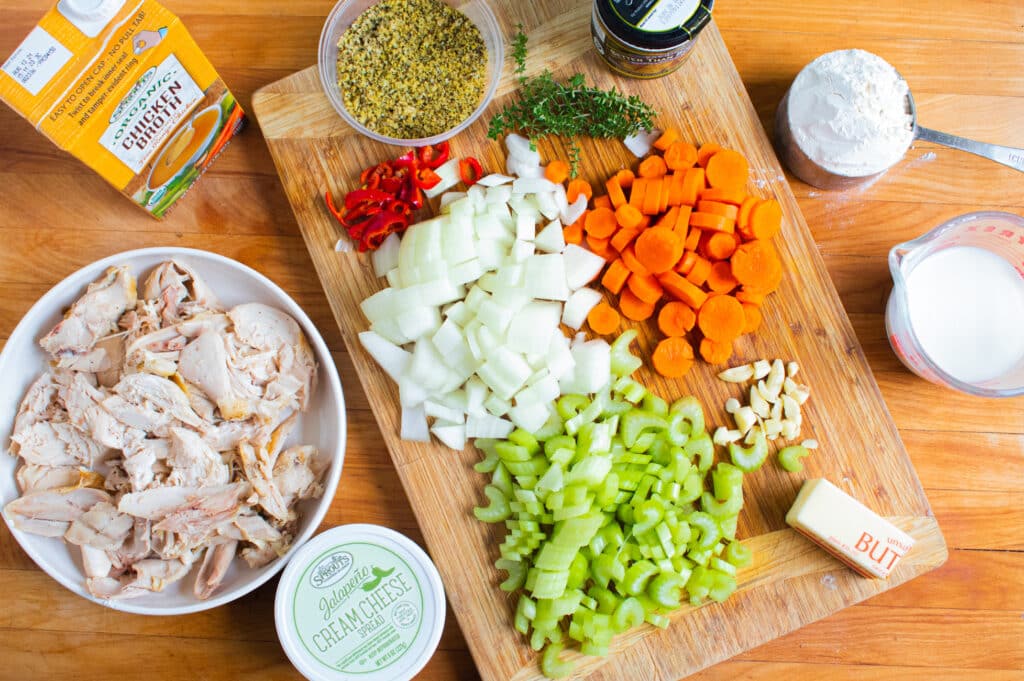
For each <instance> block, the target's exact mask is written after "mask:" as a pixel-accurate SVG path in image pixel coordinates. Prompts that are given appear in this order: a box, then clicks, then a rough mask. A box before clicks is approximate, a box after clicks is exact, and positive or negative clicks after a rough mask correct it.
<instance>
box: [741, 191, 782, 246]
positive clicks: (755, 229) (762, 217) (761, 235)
mask: <svg viewBox="0 0 1024 681" xmlns="http://www.w3.org/2000/svg"><path fill="white" fill-rule="evenodd" d="M781 227H782V206H780V205H779V202H778V201H776V200H775V199H768V200H767V201H761V202H759V203H758V204H757V205H756V206H754V207H753V208H752V209H751V210H750V218H749V229H750V233H751V235H753V237H754V238H755V239H771V238H772V237H773V236H775V235H776V234H778V233H779V229H781Z"/></svg>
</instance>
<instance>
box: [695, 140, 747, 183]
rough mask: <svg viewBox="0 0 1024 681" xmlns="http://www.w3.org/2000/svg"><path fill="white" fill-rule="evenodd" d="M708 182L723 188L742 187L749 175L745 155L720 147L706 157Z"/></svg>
mask: <svg viewBox="0 0 1024 681" xmlns="http://www.w3.org/2000/svg"><path fill="white" fill-rule="evenodd" d="M705 170H706V171H707V178H708V184H709V185H711V186H712V187H720V188H723V189H743V188H744V187H745V186H746V184H747V179H748V178H749V177H750V164H748V163H747V159H746V157H744V156H743V154H741V153H739V152H738V151H733V150H732V149H722V150H721V151H719V152H716V153H715V154H714V155H713V156H712V157H711V158H709V159H708V162H707V165H705Z"/></svg>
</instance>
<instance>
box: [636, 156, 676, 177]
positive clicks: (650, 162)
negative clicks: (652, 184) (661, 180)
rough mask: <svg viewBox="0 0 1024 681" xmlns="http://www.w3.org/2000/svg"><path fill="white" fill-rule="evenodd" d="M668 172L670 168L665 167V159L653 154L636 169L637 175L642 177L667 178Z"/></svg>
mask: <svg viewBox="0 0 1024 681" xmlns="http://www.w3.org/2000/svg"><path fill="white" fill-rule="evenodd" d="M666 172H668V166H666V165H665V159H663V158H662V157H661V156H658V155H657V154H652V155H650V156H648V157H647V158H645V159H644V160H642V161H640V165H639V166H637V169H636V174H637V175H639V176H640V177H650V178H655V177H665V173H666Z"/></svg>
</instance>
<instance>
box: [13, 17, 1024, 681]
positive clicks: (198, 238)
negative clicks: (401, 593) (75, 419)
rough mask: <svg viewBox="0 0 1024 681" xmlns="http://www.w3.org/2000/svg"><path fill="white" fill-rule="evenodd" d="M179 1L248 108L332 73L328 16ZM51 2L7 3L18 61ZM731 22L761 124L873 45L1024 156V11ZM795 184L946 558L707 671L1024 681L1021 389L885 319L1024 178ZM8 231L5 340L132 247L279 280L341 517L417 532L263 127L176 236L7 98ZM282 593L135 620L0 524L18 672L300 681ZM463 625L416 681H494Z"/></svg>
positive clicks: (940, 176)
mask: <svg viewBox="0 0 1024 681" xmlns="http://www.w3.org/2000/svg"><path fill="white" fill-rule="evenodd" d="M581 1H585V0H581ZM167 4H168V6H169V7H170V9H172V10H173V11H175V12H177V13H178V14H179V15H180V16H181V17H182V18H183V19H184V21H185V24H186V26H187V27H188V28H189V30H190V32H191V33H192V34H193V36H194V37H195V38H196V40H197V41H198V42H199V44H200V46H201V47H202V48H203V49H204V50H205V52H206V53H207V55H208V56H209V57H210V59H211V60H212V61H213V63H214V64H215V65H216V67H217V68H218V70H219V71H220V73H221V74H222V76H223V77H224V79H225V80H226V81H227V83H228V86H229V87H230V88H231V89H232V90H233V91H234V93H235V94H236V96H238V98H239V100H240V101H241V102H242V105H243V107H246V108H247V109H249V104H250V101H251V97H252V93H253V92H254V91H255V90H256V89H258V88H259V87H261V86H263V85H265V84H267V83H270V82H273V81H275V80H277V79H279V78H282V77H283V76H286V75H288V74H290V73H292V72H294V71H297V70H299V69H302V68H304V67H306V66H309V65H310V64H313V63H315V61H316V43H317V39H318V36H319V33H320V28H321V25H322V23H323V19H324V17H325V16H326V14H327V12H328V11H329V10H330V8H331V5H332V3H331V2H330V0H291V1H290V2H288V3H271V2H268V1H266V0H249V2H246V3H244V5H243V4H242V3H238V2H232V1H230V0H167ZM46 7H47V2H46V0H0V17H2V20H0V60H3V59H5V58H6V56H7V55H9V54H10V53H11V52H12V51H13V49H14V48H15V47H16V46H17V44H18V43H19V42H20V41H21V40H22V38H23V37H24V36H25V35H26V34H27V33H28V31H29V30H30V29H31V28H32V26H33V25H34V24H35V22H36V20H37V19H38V18H39V16H41V15H42V13H43V12H44V11H45V9H46ZM715 17H716V20H717V22H718V24H719V27H720V29H721V32H722V34H723V36H724V38H725V42H726V44H727V45H728V46H729V48H730V50H731V52H732V56H733V59H734V60H735V62H736V65H737V68H738V69H739V72H740V75H741V76H742V78H743V81H744V83H745V84H746V86H747V88H748V90H749V92H750V95H751V98H752V99H753V101H754V104H755V106H756V107H757V109H758V111H759V112H760V114H761V118H762V121H763V122H765V123H768V122H769V121H770V120H771V116H772V115H773V112H774V109H775V105H776V104H777V103H778V101H779V99H780V98H781V96H782V94H783V92H784V91H785V89H786V87H787V86H788V84H789V82H790V81H791V80H792V78H793V77H794V76H795V75H796V73H797V71H799V69H800V67H801V66H803V65H804V64H805V63H807V62H808V61H810V60H811V59H812V58H814V57H815V56H817V55H819V54H821V53H823V52H826V51H829V50H834V49H842V48H850V47H859V48H863V49H867V50H869V51H872V52H875V53H876V54H879V55H881V56H882V57H884V58H886V59H887V60H888V61H889V62H890V63H892V64H893V65H895V66H896V67H897V68H898V69H899V70H900V71H901V73H902V74H903V75H904V76H905V77H906V78H907V80H908V81H909V82H910V85H911V87H912V88H913V90H914V95H915V99H916V101H917V107H918V114H919V117H920V121H921V122H922V124H924V125H927V126H928V127H932V128H936V129H939V130H943V131H947V132H951V133H955V134H961V135H965V136H968V137H973V138H976V139H980V140H985V141H991V142H997V143H1001V144H1008V145H1013V146H1018V147H1024V125H1022V124H1021V121H1024V72H1022V70H1021V67H1022V65H1024V4H1022V3H1021V2H1020V0H985V1H984V2H981V1H977V2H969V1H965V2H952V1H951V0H903V1H902V2H899V3H878V2H873V1H869V0H846V1H845V2H842V3H839V2H835V1H834V0H806V1H804V2H801V3H791V2H789V1H788V0H720V2H719V3H718V5H717V6H716V8H715ZM711 96H713V93H712V95H711ZM790 180H791V182H792V185H793V189H794V192H795V193H796V195H797V198H798V199H799V200H800V206H801V208H802V210H803V212H804V215H805V216H806V218H807V222H808V224H809V225H810V227H811V229H812V231H813V232H814V236H815V239H816V240H817V243H818V246H819V248H820V249H821V252H822V254H823V255H824V257H825V261H826V264H827V265H828V269H829V272H830V274H831V276H832V278H833V280H834V282H835V284H836V287H837V289H838V290H839V293H840V295H841V297H842V300H843V304H844V305H845V306H846V310H847V312H848V313H849V315H850V318H851V319H852V321H853V325H854V327H855V329H856V330H857V334H858V337H859V339H860V342H861V344H862V345H863V347H864V351H865V353H866V354H867V356H868V359H869V361H870V364H871V368H872V370H873V371H874V374H875V378H876V380H877V381H878V383H879V385H880V386H881V389H882V393H883V395H884V396H885V399H886V401H887V403H888V405H889V410H890V412H891V413H892V416H893V419H894V420H895V422H896V425H897V426H898V427H899V430H900V434H901V435H902V437H903V440H904V442H905V443H906V446H907V449H908V450H909V452H910V456H911V458H912V460H913V462H914V465H915V466H916V468H917V471H918V474H919V476H920V478H921V481H922V483H923V485H924V487H925V489H926V491H927V494H928V498H929V500H930V501H931V504H932V508H933V509H934V512H935V515H936V516H937V518H938V520H939V523H940V525H941V527H942V529H943V532H944V534H945V537H946V541H947V542H948V544H949V548H950V555H949V560H948V562H947V563H946V564H945V565H944V566H943V567H941V568H939V569H938V570H935V571H933V572H931V573H928V574H927V575H925V576H923V577H921V578H919V579H917V580H914V581H912V582H909V583H908V584H906V585H904V586H902V587H900V588H897V589H894V590H892V591H889V592H887V593H885V594H883V595H881V596H878V597H876V598H874V599H872V600H870V601H867V602H865V603H862V604H860V605H857V606H854V607H851V608H848V609H847V610H845V611H843V612H840V613H839V614H837V615H835V616H833V617H830V618H828V619H826V620H823V621H820V622H818V623H816V624H813V625H811V626H808V627H805V628H804V629H801V630H799V631H796V632H794V633H792V634H790V635H788V636H786V637H784V638H782V639H778V640H776V641H774V642H772V643H769V644H767V645H764V646H762V647H760V648H756V649H754V650H751V651H748V652H747V653H744V654H743V655H740V656H739V657H737V658H735V659H733V660H731V661H728V662H724V663H722V664H719V665H717V666H715V667H712V668H710V669H708V670H706V671H704V672H702V673H700V674H698V675H696V676H695V677H693V678H698V679H706V680H711V679H734V678H741V677H742V678H749V679H776V678H785V679H818V678H821V677H828V678H830V679H836V680H838V679H854V678H856V679H891V678H901V679H937V678H953V677H954V676H955V677H965V678H970V679H1024V504H1022V503H1021V501H1020V500H1021V495H1022V493H1024V398H1016V399H1012V400H1001V401H994V400H982V399H977V398H970V397H967V396H962V395H959V394H956V393H954V392H951V391H949V390H945V389H941V388H938V387H935V386H933V385H931V384H929V383H926V382H925V381H923V380H921V379H919V378H916V377H915V376H913V375H912V374H910V373H909V372H908V371H907V370H906V369H904V367H903V366H902V365H901V364H900V363H899V361H898V360H897V359H896V357H895V356H894V355H893V354H892V352H891V350H890V349H889V346H888V343H887V341H886V338H885V329H884V321H883V312H884V307H885V300H886V297H887V295H888V292H889V289H890V287H891V282H890V279H889V274H888V270H887V266H886V253H887V252H888V249H889V248H890V247H891V246H892V245H894V244H896V243H898V242H900V241H904V240H906V239H909V238H912V237H914V236H917V235H918V234H920V233H922V232H924V231H926V230H927V229H930V228H931V227H933V226H935V225H937V224H938V223H940V222H942V221H944V220H946V219H948V218H950V217H953V216H955V215H959V214H961V213H965V212H968V211H971V210H979V209H999V210H1006V211H1009V212H1013V213H1017V214H1024V176H1022V175H1021V174H1019V173H1015V172H1014V171H1012V170H1009V169H1007V168H1003V167H1002V166H998V165H996V164H994V163H991V162H987V161H984V160H982V159H977V158H975V157H973V156H970V155H968V154H964V153H960V152H956V151H952V150H948V149H945V148H943V147H937V146H934V145H930V144H916V145H915V146H914V148H912V149H911V150H910V152H909V153H908V155H907V158H906V159H905V160H904V161H903V162H902V163H901V164H900V165H899V166H897V167H896V168H895V169H893V170H891V171H890V172H889V173H888V174H887V175H886V176H884V177H883V178H882V179H880V180H879V181H877V182H875V183H874V184H873V185H871V186H870V187H866V188H861V189H859V190H854V191H849V192H846V193H841V194H840V193H828V192H824V191H820V190H815V189H813V188H810V187H808V186H806V185H804V184H802V183H800V182H799V181H796V180H794V179H792V178H790ZM0 230H2V231H0V234H2V238H3V241H4V244H5V248H4V249H3V250H2V251H0V338H3V339H6V337H7V336H8V335H9V334H10V332H11V331H12V330H13V328H14V326H15V325H16V324H17V322H18V320H19V319H20V318H21V316H22V315H23V314H24V313H25V312H26V311H27V310H28V308H29V306H30V305H31V304H32V303H33V302H34V301H35V300H36V299H37V298H38V297H39V296H41V295H42V294H43V293H44V292H45V291H46V290H47V289H48V288H49V287H51V286H52V285H53V284H55V283H56V282H57V281H59V280H60V279H61V278H63V277H64V276H66V275H67V274H69V273H71V272H72V271H74V270H75V269H77V268H79V267H81V266H83V265H85V264H87V263H89V262H91V261H93V260H96V259H98V258H101V257H103V256H106V255H109V254H112V253H116V252H118V251H121V250H126V249H130V248H140V247H145V246H157V245H174V246H188V247H194V248H204V249H208V250H213V251H217V252H219V253H222V254H224V255H227V256H230V257H232V258H235V259H237V260H240V261H242V262H244V263H246V264H248V265H250V266H252V267H255V268H256V269H258V270H260V271H262V272H263V273H264V274H266V275H267V276H269V277H270V278H271V279H273V280H274V281H276V282H277V283H279V284H280V285H282V286H283V287H284V288H285V290H287V291H288V292H289V293H290V294H291V295H293V296H294V297H295V298H296V300H297V301H298V302H299V304H301V305H302V306H303V307H304V308H305V309H306V311H307V312H308V313H309V314H310V316H311V317H312V318H313V320H314V321H315V322H316V323H317V325H318V326H319V328H320V330H321V332H322V333H323V335H324V337H325V339H326V341H327V343H328V345H329V346H330V347H331V349H332V351H333V352H334V357H335V360H336V362H337V365H338V367H339V370H340V372H341V377H342V382H343V384H344V386H345V390H346V401H347V402H348V409H349V412H348V419H349V441H348V450H347V458H346V461H345V472H344V476H343V478H342V484H341V487H340V491H339V493H338V498H337V500H336V503H335V504H334V505H333V510H332V512H331V513H330V514H329V515H328V517H327V520H326V524H327V525H337V524H341V523H353V522H370V523H378V524H382V525H386V526H389V527H392V528H394V529H396V530H399V531H401V532H404V533H406V534H407V535H409V536H411V537H412V538H414V539H416V540H417V541H422V539H421V535H420V532H419V529H418V528H417V526H416V522H415V520H414V519H413V516H412V512H411V511H410V509H409V506H408V504H407V502H406V500H405V496H404V494H403V491H402V489H401V486H400V485H399V483H398V478H397V477H396V475H395V473H394V470H393V469H392V466H391V462H390V459H389V457H388V455H387V453H386V452H385V451H383V450H382V444H381V438H380V432H379V430H378V428H377V425H376V422H375V421H374V418H373V415H372V414H371V413H370V411H369V409H368V407H367V403H366V399H365V396H364V395H363V394H362V390H361V388H360V386H359V381H358V379H357V378H356V376H355V372H354V370H353V368H352V366H351V363H350V359H349V357H348V355H347V353H346V352H345V351H344V348H343V346H342V343H341V340H340V337H339V333H338V331H337V329H336V327H335V325H334V321H333V319H332V317H331V314H330V311H329V309H328V307H327V301H326V299H325V297H324V294H323V291H322V289H321V287H320V284H319V282H318V281H317V278H316V275H315V273H314V272H313V268H312V265H311V263H310V260H309V256H308V254H307V253H306V250H305V247H304V245H303V242H302V238H301V236H300V235H299V232H298V228H297V226H296V224H295V221H294V218H293V217H292V214H291V212H290V210H289V207H288V203H287V201H286V200H285V196H284V194H283V192H282V190H281V187H280V184H279V181H278V178H277V176H276V174H275V171H274V166H273V163H272V162H271V159H270V156H269V154H268V152H267V148H266V145H265V144H264V142H263V140H262V139H261V137H260V133H259V129H258V126H256V125H251V126H250V127H249V128H248V129H247V130H246V131H245V132H244V133H243V134H242V135H241V137H240V138H238V139H237V140H235V141H234V142H233V143H232V144H231V145H230V146H229V147H228V148H227V150H226V151H225V152H224V154H222V156H221V157H220V158H219V159H218V160H217V161H216V162H215V164H214V165H213V167H212V169H211V171H210V172H209V173H208V174H207V175H206V177H204V178H203V180H202V181H200V183H199V184H198V185H197V187H196V188H194V189H193V190H192V192H191V193H190V194H189V196H188V197H186V198H185V200H184V201H182V202H181V203H180V204H179V206H178V207H177V208H176V209H175V210H174V211H173V212H172V214H171V215H170V216H169V217H168V218H167V219H166V220H165V221H163V222H157V221H155V220H153V219H151V218H149V217H147V216H146V215H144V214H143V213H142V212H141V211H139V210H138V209H137V208H134V207H133V206H132V205H131V204H130V202H129V201H128V200H126V199H124V198H122V197H121V196H119V195H118V194H117V192H115V191H114V190H113V189H111V188H110V187H108V186H107V185H106V184H105V183H104V181H103V180H101V179H100V178H99V177H97V176H95V175H93V174H92V173H91V172H90V171H89V170H87V169H86V168H85V167H84V166H83V165H81V164H80V163H79V162H78V161H76V160H75V159H73V158H71V157H70V156H68V155H66V154H64V153H63V152H60V151H59V150H57V149H56V148H55V147H53V146H52V145H51V144H50V143H49V142H48V141H47V140H46V139H44V138H43V137H42V136H41V135H38V134H36V133H35V132H34V131H33V130H32V128H31V126H30V125H28V124H27V123H26V122H25V121H23V120H21V119H20V118H18V117H17V116H16V115H15V114H14V113H13V112H12V111H11V110H9V109H7V108H6V107H0ZM275 585H276V580H274V581H272V582H271V583H269V584H267V585H265V586H264V587H262V588H260V589H259V590H257V591H256V592H255V593H253V594H251V595H249V596H247V597H245V598H243V599H241V600H239V601H236V602H235V603H233V604H230V605H227V606H224V607H221V608H218V609H215V610H212V611H209V612H205V613H199V614H195V615H188V616H182V617H175V618H153V617H149V618H147V617H142V616H135V615H126V614H122V613H117V612H114V611H112V610H108V609H105V608H102V607H100V606H97V605H93V604H92V603H89V602H87V601H85V600H83V599H80V598H77V597H75V596H73V595H72V594H71V593H70V592H68V591H66V590H65V589H64V588H63V587H61V586H59V585H58V584H57V583H56V582H54V581H52V580H50V579H49V578H48V577H47V576H46V575H45V574H44V573H43V572H41V571H40V570H39V569H38V568H37V567H36V566H35V565H34V563H33V562H32V561H31V560H30V559H29V558H28V557H27V556H26V555H25V554H24V553H23V552H22V551H21V549H20V548H19V547H18V545H17V543H16V542H15V541H14V539H13V538H12V537H11V535H10V533H9V532H8V530H7V528H6V526H3V525H0V598H2V599H3V605H2V606H0V679H8V678H10V679H15V678H16V679H50V678H68V679H111V678H121V679H133V678H140V674H141V670H142V669H144V670H145V677H146V678H148V679H154V680H155V679H239V678H246V679H264V678H266V679H295V678H299V676H298V674H297V672H295V670H294V669H293V668H292V667H291V665H290V664H289V663H288V660H287V659H286V658H285V656H284V653H283V652H282V650H281V648H280V646H279V645H278V643H277V638H276V635H275V633H274V623H273V613H272V606H273V598H274V588H275ZM448 623H449V624H448V626H447V627H446V630H445V633H444V636H443V637H442V639H441V644H440V648H439V650H438V651H437V653H436V654H435V655H434V657H433V658H432V660H431V661H430V663H429V664H428V666H427V667H426V668H425V669H424V671H423V672H422V673H421V674H420V676H419V677H418V678H420V679H425V680H434V681H441V680H449V679H475V678H477V675H476V672H475V670H474V667H473V662H472V660H471V658H470V657H469V654H468V652H467V650H466V644H465V641H464V638H463V634H462V633H461V632H460V631H459V629H458V626H457V625H456V624H455V619H454V617H453V616H452V615H451V613H449V617H448ZM513 635H515V634H514V632H511V631H510V632H509V636H513Z"/></svg>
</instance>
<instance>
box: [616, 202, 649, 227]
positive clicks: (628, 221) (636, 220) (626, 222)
mask: <svg viewBox="0 0 1024 681" xmlns="http://www.w3.org/2000/svg"><path fill="white" fill-rule="evenodd" d="M612 215H613V217H614V222H615V223H616V224H618V225H619V226H620V227H622V228H624V229H636V228H637V227H638V226H639V225H640V221H641V220H642V219H643V217H644V216H643V215H641V214H640V210H639V209H638V208H637V207H636V206H634V205H632V204H629V203H624V204H622V205H621V206H619V207H618V208H616V209H615V212H614V213H613V214H612ZM612 231H614V229H613V230H612ZM608 233H609V234H611V232H608Z"/></svg>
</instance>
